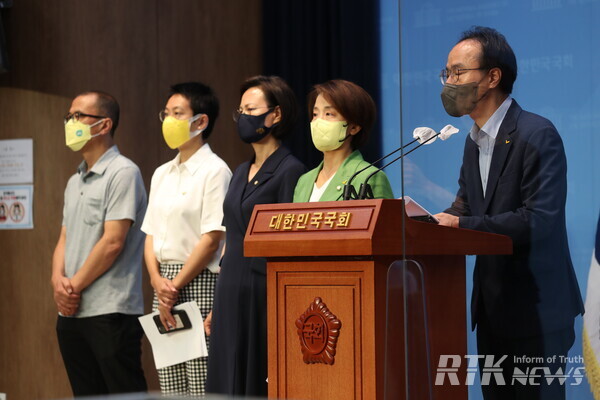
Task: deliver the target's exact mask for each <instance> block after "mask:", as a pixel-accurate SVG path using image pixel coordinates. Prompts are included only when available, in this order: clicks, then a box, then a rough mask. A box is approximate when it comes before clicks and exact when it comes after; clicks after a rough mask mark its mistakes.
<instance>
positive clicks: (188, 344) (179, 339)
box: [139, 301, 208, 368]
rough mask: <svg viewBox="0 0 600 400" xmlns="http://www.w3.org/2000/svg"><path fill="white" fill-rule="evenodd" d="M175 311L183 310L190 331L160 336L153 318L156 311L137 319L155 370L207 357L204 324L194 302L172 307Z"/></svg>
mask: <svg viewBox="0 0 600 400" xmlns="http://www.w3.org/2000/svg"><path fill="white" fill-rule="evenodd" d="M173 308H174V309H175V310H184V311H185V312H186V313H187V315H188V317H189V320H190V322H191V325H192V327H191V329H184V330H180V331H175V332H170V333H164V334H161V333H160V332H159V331H158V328H157V326H156V323H155V322H154V319H153V317H154V316H155V315H158V311H156V312H153V313H151V314H148V315H144V316H141V317H140V318H139V320H140V324H142V328H144V332H145V333H146V336H147V337H148V340H149V341H150V344H151V345H152V354H154V363H155V364H156V368H164V367H168V366H171V365H175V364H179V363H182V362H185V361H189V360H193V359H195V358H198V357H206V356H208V350H207V349H206V338H205V337H204V323H203V321H202V314H200V310H199V309H198V304H197V303H196V302H195V301H190V302H187V303H183V304H180V305H178V306H175V307H173Z"/></svg>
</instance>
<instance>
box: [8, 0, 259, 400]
mask: <svg viewBox="0 0 600 400" xmlns="http://www.w3.org/2000/svg"><path fill="white" fill-rule="evenodd" d="M0 17H1V18H2V19H3V22H4V27H5V33H6V39H7V43H8V55H9V59H10V63H11V70H10V71H9V72H8V73H5V74H0V121H1V122H2V125H1V127H0V139H6V138H22V137H32V138H33V139H34V169H35V172H34V174H35V177H34V179H35V189H34V190H35V193H34V207H35V208H34V210H35V211H34V213H35V215H34V224H35V229H33V230H26V231H0V254H2V261H1V262H0V265H1V267H2V274H1V275H0V292H1V293H2V300H3V301H1V302H0V318H2V320H3V321H4V322H3V323H2V324H0V392H6V393H8V398H9V399H20V400H28V399H50V398H60V397H66V396H69V395H70V388H69V385H68V381H67V378H66V373H65V371H64V367H63V364H62V359H61V357H60V354H59V352H58V345H57V342H56V334H55V330H54V325H55V320H56V309H55V306H54V302H53V300H52V290H51V288H50V285H49V278H50V269H51V256H52V251H53V249H54V246H55V243H56V240H57V237H58V233H59V230H60V223H61V214H62V203H63V192H64V188H65V185H66V182H67V179H68V177H69V176H70V175H71V174H72V173H73V172H74V171H75V169H76V167H77V165H78V163H79V162H80V160H81V159H80V157H79V155H78V154H75V153H72V152H71V151H70V150H68V149H67V148H66V147H65V145H64V133H63V125H62V116H63V115H64V113H65V112H66V111H67V110H68V107H69V104H70V101H71V99H72V97H73V96H74V95H76V94H77V93H79V92H82V91H85V90H90V89H100V90H104V91H107V92H109V93H111V94H113V95H115V97H116V98H117V99H118V100H119V103H120V105H121V122H120V126H119V129H118V130H117V133H116V137H115V139H116V142H117V145H118V146H119V148H120V150H121V152H122V153H123V154H124V155H126V156H127V157H129V158H131V159H132V160H133V161H134V162H136V163H137V164H138V165H139V166H140V169H141V170H142V174H143V176H144V180H145V182H146V185H147V188H148V185H149V183H150V178H151V176H152V173H153V171H154V169H155V168H156V167H158V166H159V165H160V164H162V163H164V162H166V161H168V160H169V159H170V158H172V157H173V156H174V155H175V152H173V151H171V150H169V149H168V148H167V147H166V145H165V144H164V142H163V140H162V135H161V131H160V122H159V121H158V112H159V110H160V109H161V108H162V107H163V106H164V103H165V101H166V96H167V94H168V90H169V86H170V85H171V84H174V83H178V82H181V81H191V80H200V81H202V82H204V83H206V84H208V85H210V86H212V87H213V88H214V89H215V91H216V92H217V95H218V96H219V99H220V102H221V116H220V117H219V121H218V122H217V125H216V127H215V131H214V132H213V135H212V137H211V138H210V144H211V147H212V148H213V150H215V151H216V152H217V153H218V154H220V155H221V156H222V157H223V159H224V160H225V161H226V162H227V163H228V164H229V165H230V167H231V168H232V169H234V168H235V167H236V166H237V165H238V164H239V163H240V162H242V161H244V160H246V159H247V158H248V156H249V155H250V154H251V149H250V148H249V146H248V145H244V144H242V143H241V141H240V140H239V139H238V138H237V134H236V133H235V126H234V124H233V122H232V121H231V110H232V109H233V108H234V107H236V106H237V103H238V100H239V93H238V88H239V84H240V83H241V82H242V81H243V80H244V79H245V78H246V77H248V76H251V75H255V74H258V73H260V71H261V59H262V54H261V48H262V46H261V0H249V1H246V2H242V3H240V2H216V1H210V0H180V1H177V2H166V1H160V0H86V1H79V0H55V1H43V0H19V1H16V2H14V5H13V7H12V8H11V9H8V10H2V12H1V13H0ZM232 144H233V145H232ZM144 289H145V294H146V300H147V301H146V304H147V309H149V307H150V302H151V288H150V287H149V285H148V283H147V282H146V283H145V288H144ZM144 351H145V354H144V368H145V370H146V375H147V377H148V380H149V383H150V388H151V389H154V390H156V389H158V384H157V380H156V373H155V370H154V363H153V361H152V357H151V354H150V350H149V347H148V346H147V345H146V346H145V347H144Z"/></svg>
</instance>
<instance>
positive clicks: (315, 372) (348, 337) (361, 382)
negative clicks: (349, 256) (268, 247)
mask: <svg viewBox="0 0 600 400" xmlns="http://www.w3.org/2000/svg"><path fill="white" fill-rule="evenodd" d="M375 264H376V263H375V262H374V261H368V260H365V261H340V260H335V261H333V260H331V261H323V260H318V261H303V262H296V263H288V262H271V263H269V270H268V285H267V287H268V298H269V305H268V306H269V309H268V324H269V337H268V341H269V397H271V398H296V399H306V400H311V399H315V400H316V399H319V400H320V399H372V398H375V397H374V396H375V394H376V392H377V390H378V388H377V384H378V382H377V379H378V378H381V379H380V382H379V384H380V385H381V384H382V383H383V380H382V378H383V374H380V375H381V376H380V377H377V371H378V370H379V371H380V372H382V370H381V368H382V365H379V366H377V365H376V364H377V361H382V360H377V358H376V353H377V347H379V351H381V350H382V348H383V347H382V346H383V341H382V337H381V333H382V332H383V329H381V330H380V331H378V330H377V327H376V321H379V322H381V321H384V319H385V316H382V317H381V318H379V319H377V318H376V315H375V314H376V310H377V308H376V298H378V297H380V296H376V295H375V291H376V290H380V291H385V286H383V287H377V286H379V285H385V282H384V280H385V276H384V275H385V274H384V273H381V272H380V273H378V275H381V276H380V277H378V278H376V277H375V274H376V273H377V271H378V270H380V271H384V269H383V268H379V269H377V268H376V265H375ZM379 328H381V327H379ZM336 331H337V332H336ZM377 335H379V336H380V337H377ZM377 339H379V340H380V341H381V342H380V343H378V342H377ZM307 345H308V346H307ZM323 346H324V347H326V348H327V351H325V352H321V354H320V355H318V356H315V355H314V354H313V353H319V350H320V347H323ZM307 347H308V348H307ZM311 347H313V348H314V350H315V351H314V352H311ZM379 390H381V387H380V388H379Z"/></svg>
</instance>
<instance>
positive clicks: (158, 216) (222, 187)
mask: <svg viewBox="0 0 600 400" xmlns="http://www.w3.org/2000/svg"><path fill="white" fill-rule="evenodd" d="M230 180H231V171H230V170H229V167H227V164H226V163H225V162H224V161H223V160H221V159H220V158H219V157H218V156H217V155H216V154H215V153H213V152H212V150H211V149H210V146H209V145H208V144H204V145H203V146H202V147H201V148H200V149H198V151H196V152H195V153H194V154H193V155H192V157H190V158H189V159H188V160H187V161H186V162H184V163H183V164H182V163H180V155H179V154H178V155H177V157H175V159H173V160H171V161H169V162H168V163H166V164H163V165H161V166H160V167H158V168H157V169H156V171H155V172H154V175H153V176H152V182H151V184H150V199H149V202H148V209H147V211H146V217H145V218H144V223H143V225H142V231H144V232H146V234H148V235H152V237H153V245H154V255H155V256H156V259H157V260H158V262H159V263H161V264H184V263H185V262H186V260H187V259H188V257H189V256H190V254H191V253H192V250H193V249H194V246H196V244H197V243H198V241H199V240H200V238H201V237H202V235H203V234H205V233H207V232H211V231H224V230H225V227H224V226H223V200H224V199H225V194H226V193H227V188H228V187H229V181H230ZM222 247H223V242H222V241H221V243H220V244H219V250H217V251H216V252H215V254H214V256H213V257H212V259H211V260H210V262H209V263H208V265H207V268H208V269H209V270H210V271H212V272H218V270H219V257H220V255H221V249H222Z"/></svg>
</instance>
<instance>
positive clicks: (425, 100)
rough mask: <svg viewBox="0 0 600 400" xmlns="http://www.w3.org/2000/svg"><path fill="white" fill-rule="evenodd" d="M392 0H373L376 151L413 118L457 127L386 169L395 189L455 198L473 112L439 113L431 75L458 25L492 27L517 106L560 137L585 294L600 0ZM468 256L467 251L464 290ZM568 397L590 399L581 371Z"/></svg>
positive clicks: (431, 198) (597, 169)
mask: <svg viewBox="0 0 600 400" xmlns="http://www.w3.org/2000/svg"><path fill="white" fill-rule="evenodd" d="M398 7H399V2H398V0H380V46H381V89H382V96H381V103H380V109H381V113H382V121H381V127H382V136H383V141H382V143H383V153H386V152H389V151H391V150H393V149H394V148H396V147H398V146H399V145H400V141H401V136H402V138H403V142H404V143H407V142H408V141H410V140H411V139H412V130H413V129H414V128H415V127H417V126H430V127H432V128H434V129H436V130H439V129H440V128H442V127H443V126H444V125H446V124H449V123H451V124H453V125H454V126H456V127H457V128H459V129H461V132H460V133H459V134H458V135H455V136H454V137H453V138H452V139H450V140H449V141H447V142H441V141H437V142H435V143H433V144H432V145H430V146H428V147H424V148H422V149H420V150H418V151H416V152H415V153H414V155H410V156H409V157H408V160H406V161H405V162H404V163H403V166H402V167H401V166H400V165H399V166H397V167H396V168H392V169H389V170H386V172H387V173H388V175H389V177H390V180H391V181H392V185H393V187H394V193H396V194H398V195H401V193H402V185H401V182H402V178H403V181H404V188H403V189H404V193H406V194H407V195H409V196H411V197H414V198H415V199H417V200H418V201H419V202H420V203H421V204H422V205H423V206H425V207H426V208H427V209H429V210H430V211H431V212H439V211H441V210H443V209H444V208H446V207H447V206H448V205H449V204H450V202H451V201H452V199H453V198H454V194H455V193H456V190H457V188H458V184H457V179H458V173H459V168H460V162H461V159H462V151H463V146H464V139H465V135H466V134H467V133H468V131H469V129H470V127H471V125H472V120H471V119H469V117H462V118H452V117H449V116H448V115H447V114H446V113H445V111H444V109H443V107H442V105H441V101H440V91H441V89H442V86H441V84H440V81H439V77H438V76H439V72H440V70H441V69H442V68H443V67H444V66H445V64H446V57H447V55H448V52H449V51H450V49H451V48H452V47H453V45H454V44H455V43H456V41H457V39H458V37H459V34H460V33H461V32H462V31H464V30H466V29H468V28H469V27H471V26H473V25H483V26H490V27H493V28H496V29H497V30H498V31H500V32H501V33H503V34H504V35H505V36H506V38H507V40H508V42H509V43H510V44H511V46H512V48H513V50H514V51H515V53H516V55H517V62H518V68H519V74H518V78H517V81H516V83H515V88H514V91H513V94H512V96H513V97H514V98H515V99H516V100H517V101H518V102H519V104H520V105H521V107H523V108H524V109H526V110H528V111H531V112H535V113H538V114H540V115H543V116H544V117H546V118H548V119H550V120H551V121H552V122H553V123H554V124H555V125H556V127H557V129H558V131H559V132H560V134H561V136H562V138H563V141H564V144H565V149H566V152H567V160H568V168H569V170H568V182H569V191H568V198H567V224H568V233H569V243H570V246H571V255H572V258H573V263H574V265H575V270H576V273H577V277H578V280H579V284H580V286H581V290H582V292H583V293H582V295H583V296H584V298H585V293H586V291H587V274H588V270H589V267H590V259H591V254H592V248H593V244H594V238H595V228H596V222H597V220H598V213H599V205H600V176H599V175H600V161H599V158H598V157H596V154H597V153H598V151H599V150H600V139H599V136H600V135H599V134H598V133H597V132H594V131H595V130H596V129H599V128H600V51H599V50H600V25H599V24H598V23H597V21H598V20H600V0H524V1H517V0H512V1H509V0H495V1H494V0H491V1H490V0H480V1H477V2H475V1H461V0H457V1H453V2H448V1H441V0H433V1H424V2H421V1H404V2H401V13H399V10H398ZM399 14H401V17H399ZM400 18H401V27H402V29H401V31H400V34H399V30H398V25H399V24H398V22H399V20H400ZM400 38H401V39H400ZM400 42H401V44H402V54H401V57H400V55H399V48H400V46H399V43H400ZM400 59H401V60H402V61H401V64H402V68H401V69H400V67H399V66H400V61H399V60H400ZM400 71H401V72H400ZM400 94H401V96H402V97H400ZM400 110H402V112H401V114H400ZM400 115H401V116H402V128H403V129H402V130H401V129H400V124H401V122H400V120H401V119H400ZM472 266H473V259H472V258H470V259H469V262H468V271H467V290H468V294H469V296H470V292H471V282H472ZM599 290H600V288H599ZM469 301H470V300H469ZM469 323H470V321H469ZM575 329H576V334H577V338H576V341H575V344H574V346H573V348H572V350H571V353H570V355H572V356H577V355H581V354H582V349H581V330H582V319H581V318H578V319H577V321H576V327H575ZM468 346H469V354H476V352H477V351H476V346H475V336H474V334H473V333H472V332H470V334H469V338H468ZM571 366H573V365H571ZM575 366H579V365H575ZM569 367H570V366H567V368H569ZM571 382H572V381H571ZM469 398H470V399H481V390H480V387H479V386H478V383H476V385H474V386H472V387H470V389H469ZM567 398H568V399H578V400H579V399H592V395H591V393H590V391H589V387H588V384H587V381H584V382H583V383H582V384H581V385H578V386H573V385H571V386H567Z"/></svg>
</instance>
